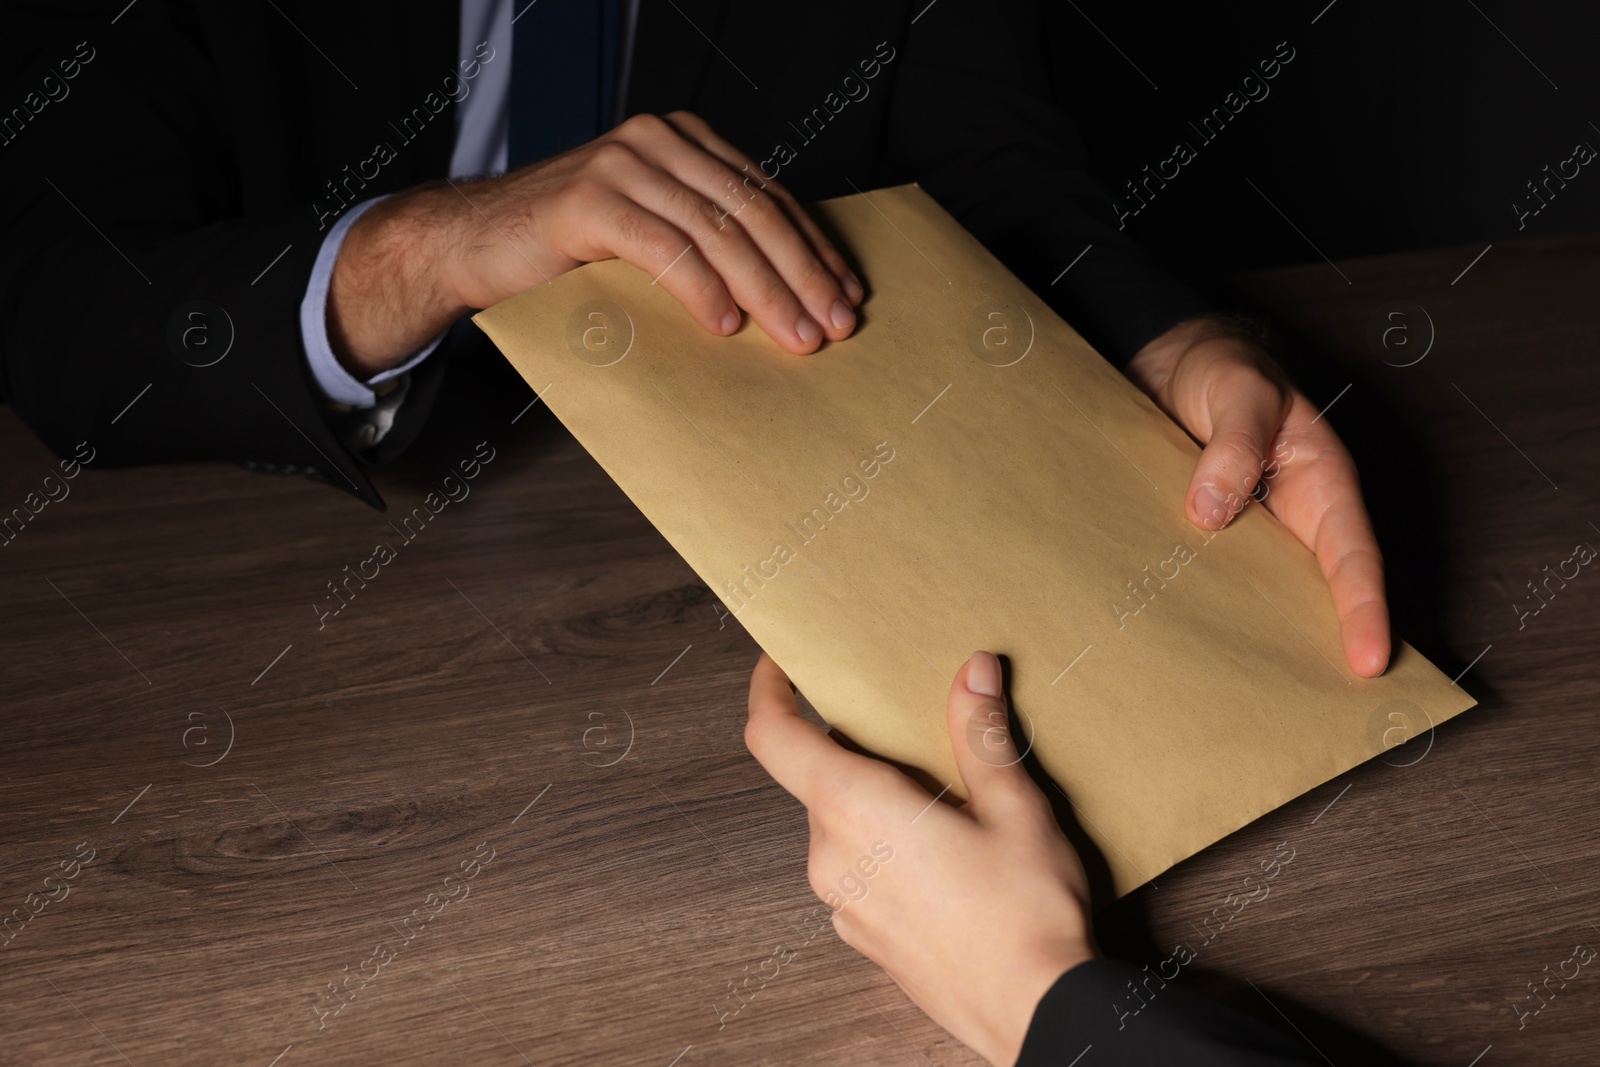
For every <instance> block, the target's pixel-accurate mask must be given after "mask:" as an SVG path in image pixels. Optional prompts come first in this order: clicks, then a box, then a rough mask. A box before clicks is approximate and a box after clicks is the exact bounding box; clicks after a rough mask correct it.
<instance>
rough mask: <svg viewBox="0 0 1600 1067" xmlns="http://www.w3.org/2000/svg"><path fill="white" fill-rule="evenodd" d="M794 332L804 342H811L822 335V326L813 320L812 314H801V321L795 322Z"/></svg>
mask: <svg viewBox="0 0 1600 1067" xmlns="http://www.w3.org/2000/svg"><path fill="white" fill-rule="evenodd" d="M794 332H795V333H796V334H798V335H799V337H800V340H801V342H802V343H803V344H810V343H811V342H812V341H815V340H816V339H817V338H819V337H821V336H822V327H821V326H818V325H817V324H816V323H815V322H812V321H811V316H810V315H801V316H800V321H799V322H797V323H795V324H794Z"/></svg>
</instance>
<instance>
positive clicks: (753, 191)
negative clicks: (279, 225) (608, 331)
mask: <svg viewBox="0 0 1600 1067" xmlns="http://www.w3.org/2000/svg"><path fill="white" fill-rule="evenodd" d="M612 258H619V259H624V260H627V261H628V262H629V263H632V264H633V265H634V266H636V267H638V268H639V269H641V270H643V271H646V272H648V273H649V275H650V276H651V278H652V279H654V280H655V282H656V283H657V284H659V285H660V286H661V287H662V288H664V289H665V290H666V291H667V292H669V293H671V294H672V295H673V296H674V297H676V298H677V299H678V301H679V302H680V303H682V304H683V306H684V307H685V308H686V309H687V310H688V312H689V314H690V315H692V316H693V317H694V319H695V321H697V322H699V323H700V324H701V325H702V326H704V327H705V328H706V329H707V330H709V331H710V332H712V333H714V334H724V335H725V334H730V333H733V332H734V331H735V330H736V329H738V328H739V322H740V309H741V308H742V309H744V310H745V311H748V312H749V313H750V317H751V319H753V320H754V321H755V323H756V324H757V325H758V326H760V327H761V328H762V329H763V330H765V331H766V332H767V334H768V335H770V336H771V337H772V338H773V339H774V340H775V341H777V342H778V344H780V345H782V346H783V347H784V348H786V349H788V350H789V351H791V352H795V353H798V354H805V353H809V352H813V351H815V350H816V349H817V347H818V346H819V345H820V344H821V343H822V341H823V339H824V338H827V339H829V340H839V339H841V338H844V337H847V336H849V334H850V332H851V331H852V330H853V329H855V322H856V319H855V312H854V311H853V308H854V307H855V306H856V305H858V304H859V303H860V302H861V299H862V295H863V293H862V287H861V282H860V280H859V279H857V278H856V276H855V275H854V274H853V273H851V271H850V268H849V267H848V266H847V265H846V264H845V261H844V258H843V257H842V256H840V255H839V253H838V252H837V251H836V250H835V249H834V247H833V246H832V245H831V244H829V243H828V240H827V238H826V237H824V236H823V235H822V231H821V230H820V229H818V228H817V225H816V223H814V222H813V221H812V220H811V218H810V217H809V216H808V215H806V213H805V211H804V210H803V209H802V208H801V207H800V205H799V204H798V203H797V202H796V201H795V199H794V197H793V196H792V195H790V194H789V192H788V191H787V190H785V189H784V188H783V187H782V186H780V185H778V183H777V182H775V181H769V180H766V179H763V178H762V177H761V171H760V168H759V167H758V166H757V165H756V164H755V163H754V162H753V161H752V160H751V159H750V158H749V157H748V156H746V155H744V154H743V153H741V152H740V151H739V150H738V149H736V148H734V147H733V146H732V145H731V144H729V143H728V142H726V141H724V140H723V139H722V138H720V137H718V136H717V135H716V134H715V133H713V132H712V130H711V127H709V126H708V125H706V123H705V122H704V121H702V120H701V119H699V118H698V117H696V116H694V115H691V114H689V113H688V112H681V111H680V112H674V113H673V114H670V115H667V116H666V117H665V118H657V117H656V116H654V115H638V116H635V117H633V118H631V119H629V120H628V121H626V122H624V123H623V124H622V125H621V126H618V127H617V128H616V129H615V130H612V131H611V132H610V133H607V134H605V135H604V136H602V137H600V138H598V139H596V140H594V141H591V142H589V143H588V144H584V145H580V146H578V147H577V148H574V149H571V150H570V151H567V152H564V153H562V154H561V155H559V156H555V157H553V158H551V159H547V160H544V161H543V162H540V163H537V164H534V165H532V166H529V167H524V168H522V169H521V170H517V171H513V172H511V173H510V174H506V175H503V176H501V177H498V178H489V179H486V180H484V181H478V182H469V183H465V184H457V185H450V184H446V185H443V186H429V187H424V188H421V189H417V190H413V191H411V192H408V193H404V194H401V195H399V196H396V197H393V198H391V199H389V200H387V201H385V202H383V203H381V204H379V205H377V206H376V207H374V208H373V209H372V210H371V211H369V212H367V213H366V214H365V215H363V216H362V217H361V218H360V219H359V220H357V222H356V224H355V225H354V226H352V227H351V229H350V232H349V234H348V235H346V238H345V243H344V245H343V247H342V248H341V249H340V252H339V259H338V262H337V264H336V265H335V267H334V274H333V281H332V284H331V286H330V290H329V298H328V326H329V337H330V339H331V340H332V342H333V348H334V351H335V353H337V354H338V355H339V357H340V361H341V362H342V363H343V364H344V365H345V367H346V369H348V370H350V371H351V372H352V373H355V374H357V375H361V376H370V375H371V374H373V373H376V372H377V371H379V370H383V369H385V368H387V367H392V366H395V365H397V364H398V363H399V362H401V360H403V359H404V358H405V357H406V356H407V355H408V354H409V353H411V352H414V351H416V350H417V349H419V348H421V347H422V346H423V345H424V344H425V343H426V342H427V341H428V340H429V339H430V338H432V337H433V336H435V335H437V334H438V333H439V332H441V331H442V330H443V329H444V328H445V327H446V326H448V325H449V324H450V322H452V321H453V320H454V319H456V318H457V317H459V316H460V315H462V314H465V313H466V312H467V311H469V310H471V309H474V308H485V307H489V306H491V305H492V304H495V303H498V302H499V301H501V300H504V299H506V298H507V297H510V296H514V295H515V294H517V293H520V292H522V291H523V290H525V289H531V288H532V287H534V286H536V285H540V284H542V283H544V282H546V281H549V280H550V279H551V278H553V277H555V276H556V275H558V274H562V273H564V272H566V271H569V270H571V269H573V268H574V267H577V266H579V265H580V264H583V263H590V262H593V261H595V260H601V259H612Z"/></svg>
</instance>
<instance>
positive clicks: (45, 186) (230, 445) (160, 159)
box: [0, 5, 443, 507]
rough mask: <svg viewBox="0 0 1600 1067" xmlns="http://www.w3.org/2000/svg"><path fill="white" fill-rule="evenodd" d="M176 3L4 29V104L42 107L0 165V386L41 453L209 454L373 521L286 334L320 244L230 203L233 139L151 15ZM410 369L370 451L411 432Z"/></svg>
mask: <svg viewBox="0 0 1600 1067" xmlns="http://www.w3.org/2000/svg"><path fill="white" fill-rule="evenodd" d="M177 8H178V5H167V6H166V7H165V8H163V7H162V6H160V5H156V6H155V8H154V9H153V10H151V11H150V12H148V13H142V12H138V11H137V10H136V11H134V12H133V13H131V14H129V15H128V16H127V17H126V18H124V19H122V20H121V22H120V24H118V25H115V26H113V25H111V24H110V22H109V20H108V19H106V18H101V17H98V15H99V13H95V14H96V17H94V18H90V17H88V16H84V17H81V18H75V17H70V16H68V15H64V14H63V15H59V16H58V15H55V14H33V15H27V16H24V15H22V14H18V13H16V12H15V9H13V11H12V12H9V13H7V15H6V16H5V18H6V21H7V23H8V27H7V33H8V35H11V34H12V33H13V31H15V33H16V35H15V36H12V43H11V44H10V45H8V46H7V48H6V50H7V51H8V52H12V57H11V58H13V59H17V58H19V57H18V56H17V55H16V52H17V51H18V50H20V51H22V53H23V54H22V56H21V57H20V62H15V63H8V66H9V67H10V68H11V69H10V71H9V72H8V74H7V76H6V77H5V81H6V83H7V84H8V86H9V89H8V93H9V95H8V99H9V98H11V97H16V98H18V99H27V97H26V94H27V93H28V92H30V91H32V90H35V89H38V88H39V87H40V86H41V85H46V84H48V85H51V86H54V87H56V88H55V91H56V92H57V93H58V94H59V97H60V98H59V99H54V100H50V101H48V102H47V103H45V104H44V106H43V107H42V108H41V110H40V111H39V112H38V113H36V114H33V115H32V116H31V117H30V118H29V120H28V121H27V123H26V125H25V126H24V127H23V128H21V129H20V132H18V133H17V134H16V135H15V136H14V137H13V138H12V139H11V141H10V143H8V144H7V145H6V146H5V147H4V148H3V149H0V190H3V194H4V195H3V196H0V234H3V242H0V244H3V250H0V294H3V303H0V389H3V392H4V395H5V397H6V398H7V399H8V400H9V401H10V403H11V405H12V406H13V408H14V409H15V410H16V412H17V414H18V415H19V416H20V417H21V418H22V419H23V421H24V422H26V423H27V424H28V425H29V426H30V427H32V429H33V430H34V431H35V432H36V433H37V434H38V435H39V437H40V438H42V439H43V440H44V442H45V443H46V444H47V445H48V446H49V447H50V448H51V449H52V450H54V451H55V452H56V453H58V454H59V455H63V456H65V455H69V454H71V453H72V452H73V451H74V449H75V448H77V447H78V446H79V444H80V442H86V443H87V444H88V445H89V446H90V447H91V448H92V449H93V450H94V454H95V456H96V465H97V466H99V465H106V466H123V465H130V464H146V463H167V462H178V461H189V460H229V461H234V462H239V463H243V464H246V465H248V466H252V467H256V468H258V469H266V470H274V471H279V472H284V473H295V474H301V475H305V476H309V477H312V478H316V479H318V480H321V481H326V482H328V483H330V484H332V485H335V486H337V487H340V488H343V489H345V490H347V491H349V492H352V493H354V494H355V495H357V496H358V497H360V498H361V499H363V500H365V501H367V502H368V503H369V504H372V505H374V506H377V507H382V499H381V498H380V497H379V496H378V494H377V491H376V490H375V489H374V488H373V487H372V485H371V483H370V482H369V481H368V479H367V478H366V476H365V475H364V474H363V472H362V469H361V465H360V463H359V462H358V461H357V457H356V455H355V454H354V453H353V452H352V451H351V449H349V448H347V447H346V446H345V445H344V444H343V443H342V440H341V434H340V432H339V428H338V425H337V418H338V416H337V415H336V414H334V413H332V412H331V411H330V410H329V408H328V406H327V404H326V403H325V401H324V399H323V397H322V395H321V393H320V391H319V390H318V388H317V386H316V384H315V381H314V378H313V375H312V373H311V371H310V368H309V367H308V365H307V361H306V354H305V350H304V345H303V343H302V340H301V336H300V325H299V315H298V310H299V304H300V300H301V298H302V297H303V295H304V293H305V289H306V284H307V280H308V278H309V276H310V273H311V268H312V264H313V262H314V260H315V258H316V254H317V250H318V248H319V247H320V244H321V239H322V236H323V235H322V234H321V233H319V232H318V230H317V226H316V224H315V223H316V220H315V219H314V217H313V215H312V213H311V212H310V211H308V210H307V209H306V208H305V207H304V206H284V207H281V208H267V209H261V210H250V209H247V208H246V206H245V205H246V204H247V203H248V202H250V200H251V198H250V196H249V195H248V191H249V190H248V187H249V185H250V183H251V181H252V175H251V174H249V173H248V172H247V171H246V169H245V168H243V167H242V166H241V156H240V152H239V151H238V146H237V144H236V142H235V138H236V137H241V136H245V135H246V134H245V132H242V131H238V130H236V129H235V122H234V119H235V116H233V115H231V114H230V113H229V108H228V101H227V95H226V93H225V92H224V91H223V87H222V84H221V80H220V77H219V73H218V68H217V63H216V60H215V57H214V56H212V55H211V54H210V53H209V52H208V50H207V47H206V44H205V37H204V34H203V32H202V31H201V30H200V28H199V26H198V25H186V24H185V22H184V20H183V19H181V18H178V17H171V18H163V17H160V14H159V13H160V12H161V11H163V10H169V11H175V10H177ZM24 23H26V24H24ZM23 42H25V43H23ZM63 60H70V61H71V66H63ZM73 68H75V69H76V73H75V74H74V75H73V76H72V77H70V78H68V77H66V71H67V70H68V69H73ZM46 78H53V79H54V80H53V81H52V82H49V83H46V82H45V79H46ZM30 87H31V88H30ZM40 98H41V99H43V97H42V96H41V97H40ZM257 199H259V198H257ZM429 362H430V363H432V364H434V365H433V366H426V365H425V366H424V367H421V368H418V370H417V371H416V372H415V375H416V380H414V381H413V382H412V383H411V389H410V391H409V392H410V397H411V400H410V402H409V403H408V404H407V405H406V407H407V408H408V409H409V410H407V411H404V412H402V413H401V414H398V415H397V416H396V427H395V430H393V431H391V434H390V439H389V440H386V441H385V442H384V445H385V448H384V449H383V451H384V452H386V453H390V454H392V453H393V451H394V450H396V449H397V448H399V447H402V446H403V443H404V442H405V441H406V440H408V439H409V438H410V437H412V436H414V435H415V432H416V429H417V426H416V424H417V422H418V421H419V420H420V419H421V418H422V417H423V415H424V413H425V411H426V409H427V407H428V403H429V402H430V400H431V397H432V395H433V392H434V391H435V390H436V388H437V384H438V375H439V374H440V373H441V371H442V364H443V360H438V359H435V360H431V361H429ZM367 458H369V459H377V460H381V458H382V457H378V456H372V455H369V456H368V457H367Z"/></svg>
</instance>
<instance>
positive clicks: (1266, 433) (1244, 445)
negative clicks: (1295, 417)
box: [1189, 368, 1285, 530]
mask: <svg viewBox="0 0 1600 1067" xmlns="http://www.w3.org/2000/svg"><path fill="white" fill-rule="evenodd" d="M1241 371H1243V372H1242V373H1241ZM1217 385H1218V387H1217V388H1215V389H1214V390H1213V391H1212V400H1211V403H1210V405H1209V406H1210V409H1211V410H1210V412H1209V414H1210V422H1211V434H1210V436H1209V437H1208V438H1207V439H1206V447H1205V450H1204V451H1202V452H1201V453H1200V460H1199V462H1198V463H1196V464H1195V468H1194V477H1193V478H1192V479H1191V480H1190V482H1189V519H1190V521H1192V522H1194V523H1196V524H1197V525H1199V526H1203V527H1205V528H1206V529H1208V530H1220V529H1222V528H1223V527H1224V526H1226V525H1227V524H1228V523H1229V522H1231V521H1232V520H1233V517H1234V516H1235V515H1237V514H1239V512H1240V511H1243V510H1244V506H1245V503H1246V502H1247V501H1248V500H1249V499H1250V494H1251V493H1252V492H1253V491H1254V490H1255V488H1256V483H1257V482H1259V481H1260V480H1261V472H1262V470H1264V469H1265V466H1266V464H1265V463H1264V462H1263V461H1264V459H1265V457H1266V455H1267V451H1268V449H1270V448H1271V447H1272V442H1273V440H1274V439H1276V438H1277V436H1278V430H1279V429H1280V428H1281V427H1282V426H1283V418H1284V410H1285V397H1284V394H1283V393H1282V392H1281V391H1280V390H1279V389H1278V387H1277V386H1276V385H1275V384H1274V383H1273V382H1271V381H1269V380H1267V379H1266V378H1264V377H1262V376H1261V375H1260V374H1258V373H1256V372H1255V371H1253V370H1244V369H1243V368H1240V369H1238V370H1235V371H1234V372H1233V373H1231V374H1229V375H1228V376H1227V380H1225V381H1219V382H1218V383H1217Z"/></svg>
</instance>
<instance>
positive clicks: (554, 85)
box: [508, 0, 622, 168]
mask: <svg viewBox="0 0 1600 1067" xmlns="http://www.w3.org/2000/svg"><path fill="white" fill-rule="evenodd" d="M621 38H622V0H535V2H533V3H529V4H528V5H527V6H526V7H525V8H523V9H522V12H521V13H520V14H519V15H518V16H517V18H516V21H515V22H514V23H513V24H512V27H511V129H510V137H509V152H508V163H509V166H511V167H513V168H515V167H520V166H523V165H524V164H527V163H532V162H535V161H536V160H540V159H546V158H548V157H550V156H553V155H555V154H556V153H558V152H564V151H566V150H567V149H569V148H571V147H573V146H574V145H579V144H582V143H583V142H585V141H591V140H593V139H594V138H596V137H598V136H599V135H600V134H602V133H604V132H605V131H606V130H608V129H610V128H611V126H612V118H613V115H612V112H613V109H614V108H615V106H616V86H617V74H618V71H617V65H618V59H617V56H618V50H619V43H620V41H621Z"/></svg>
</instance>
